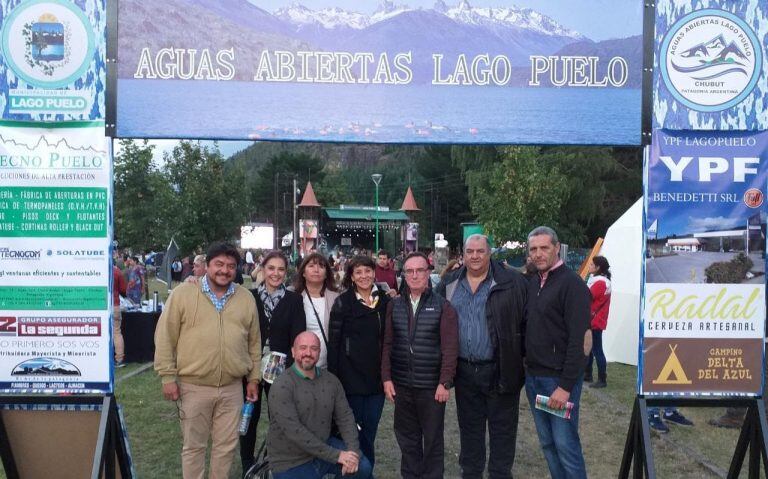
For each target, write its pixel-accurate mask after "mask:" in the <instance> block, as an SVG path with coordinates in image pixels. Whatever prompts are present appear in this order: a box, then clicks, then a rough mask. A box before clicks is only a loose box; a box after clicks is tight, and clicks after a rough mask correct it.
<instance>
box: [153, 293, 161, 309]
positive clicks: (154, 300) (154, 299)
mask: <svg viewBox="0 0 768 479" xmlns="http://www.w3.org/2000/svg"><path fill="white" fill-rule="evenodd" d="M157 300H158V297H157V291H155V292H154V293H153V294H152V306H154V308H153V309H154V310H155V311H158V310H159V309H160V304H159V303H158V302H157Z"/></svg>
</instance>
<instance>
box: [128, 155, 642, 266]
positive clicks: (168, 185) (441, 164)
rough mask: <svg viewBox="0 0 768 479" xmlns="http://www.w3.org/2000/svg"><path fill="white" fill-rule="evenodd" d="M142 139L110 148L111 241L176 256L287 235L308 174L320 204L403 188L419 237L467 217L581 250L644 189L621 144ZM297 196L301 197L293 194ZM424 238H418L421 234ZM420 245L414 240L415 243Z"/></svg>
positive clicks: (457, 231) (498, 234) (495, 230)
mask: <svg viewBox="0 0 768 479" xmlns="http://www.w3.org/2000/svg"><path fill="white" fill-rule="evenodd" d="M156 156H157V155H155V152H154V146H153V145H151V144H149V143H148V142H146V141H143V142H142V141H133V140H121V141H120V148H119V149H118V153H117V154H116V155H115V167H114V178H115V183H114V188H115V209H114V211H115V239H116V240H117V241H118V243H119V246H120V248H131V249H132V250H133V251H136V252H144V251H151V250H154V251H158V250H163V249H164V248H165V246H166V245H167V244H168V242H169V241H170V238H171V237H172V236H173V237H174V238H175V239H176V242H177V244H178V245H179V247H180V250H181V252H182V254H189V253H192V252H194V251H199V250H201V249H202V248H205V247H206V246H207V245H209V244H210V243H211V242H213V241H217V240H230V239H236V238H239V229H240V226H242V225H243V224H246V223H247V222H264V223H273V224H274V223H277V224H278V225H279V235H280V237H282V236H283V235H285V234H287V233H288V232H290V231H291V224H292V215H293V212H292V206H293V200H292V197H291V189H292V184H293V179H294V178H296V179H297V184H298V186H299V188H301V189H302V193H303V189H304V187H305V185H306V183H307V181H310V180H311V181H312V185H313V188H314V190H315V193H316V195H317V199H318V201H319V203H320V204H321V205H322V206H324V207H338V206H339V205H340V204H347V205H353V204H354V205H369V206H370V205H373V204H374V194H375V187H374V184H373V182H372V181H371V174H372V173H381V174H383V175H384V177H383V180H382V181H381V184H380V189H379V204H380V205H382V206H389V208H390V209H399V208H400V206H401V204H402V201H403V198H404V196H405V192H406V190H407V188H408V186H411V188H412V189H413V193H414V196H415V198H416V202H417V204H418V206H419V207H420V208H421V211H420V212H417V213H415V214H414V215H412V217H411V219H412V221H415V222H417V223H419V224H420V237H421V238H424V239H426V241H427V243H428V244H431V238H434V234H435V233H443V234H444V235H445V236H446V239H447V240H448V241H449V244H450V245H451V246H452V247H456V246H458V245H459V244H460V242H461V234H462V233H461V226H460V224H461V223H462V222H470V221H477V222H479V223H481V224H482V225H483V226H484V227H485V229H486V232H488V233H490V234H492V235H493V236H494V237H495V238H496V239H497V240H500V242H505V241H507V240H511V241H521V242H522V241H524V240H525V237H526V234H527V233H528V231H529V230H530V229H531V228H532V227H534V226H536V225H540V224H546V225H550V226H553V227H554V228H555V229H556V230H557V231H558V233H559V234H560V236H561V239H562V241H563V242H565V243H567V244H569V245H570V246H571V247H589V246H591V245H592V244H593V243H594V241H595V240H596V239H597V238H598V237H600V236H604V235H605V232H606V230H607V228H608V227H609V226H610V225H611V224H612V223H613V222H614V221H615V220H616V219H617V218H618V217H619V216H620V215H621V214H622V213H623V212H624V211H626V210H627V208H629V206H631V205H632V204H633V203H634V202H635V201H636V200H637V199H638V198H639V197H640V196H641V195H642V150H641V149H640V148H630V147H569V146H556V147H548V146H449V145H440V146H431V145H429V146H427V145H377V144H328V143H268V142H257V143H254V144H252V145H251V146H249V147H247V148H246V149H244V150H242V151H239V152H237V153H235V154H234V155H232V156H230V157H227V158H225V157H224V156H223V155H222V154H221V152H220V151H219V149H218V146H217V145H216V144H213V145H212V146H204V145H202V144H201V143H199V142H188V141H184V142H180V143H179V144H178V145H177V146H175V147H174V148H173V149H172V150H171V151H169V152H165V153H163V155H162V156H163V161H155V157H156ZM299 198H300V196H299ZM422 241H423V240H422ZM422 244H423V243H422Z"/></svg>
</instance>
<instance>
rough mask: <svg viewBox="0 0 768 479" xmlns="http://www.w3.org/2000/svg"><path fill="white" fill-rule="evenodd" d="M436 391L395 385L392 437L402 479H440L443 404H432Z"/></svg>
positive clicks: (441, 467) (442, 468) (443, 467)
mask: <svg viewBox="0 0 768 479" xmlns="http://www.w3.org/2000/svg"><path fill="white" fill-rule="evenodd" d="M436 390H437V387H435V389H416V388H407V387H404V386H397V385H395V437H396V438H397V444H398V445H399V446H400V453H401V455H402V457H401V460H400V475H401V477H403V478H404V479H428V478H436V479H439V478H442V477H443V473H444V469H445V464H444V462H443V456H444V442H443V425H444V423H445V403H439V402H437V401H435V391H436Z"/></svg>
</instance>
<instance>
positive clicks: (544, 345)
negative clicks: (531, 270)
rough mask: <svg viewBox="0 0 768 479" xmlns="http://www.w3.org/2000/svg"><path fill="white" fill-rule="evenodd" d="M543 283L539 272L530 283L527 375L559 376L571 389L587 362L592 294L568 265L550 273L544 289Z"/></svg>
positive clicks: (568, 389)
mask: <svg viewBox="0 0 768 479" xmlns="http://www.w3.org/2000/svg"><path fill="white" fill-rule="evenodd" d="M540 284H541V281H540V280H539V275H534V276H533V277H532V278H531V280H530V282H529V283H528V306H527V308H526V310H527V315H528V329H527V330H526V337H525V349H526V352H527V357H526V358H525V364H526V366H527V367H528V374H530V375H532V376H548V377H557V378H559V381H558V386H560V387H561V388H563V389H565V390H566V391H569V392H570V391H571V389H572V388H573V385H574V384H575V383H576V381H577V380H578V379H579V376H581V374H582V373H583V372H584V366H585V365H586V360H587V357H586V356H585V355H584V334H585V333H586V332H587V331H589V323H590V319H591V318H590V312H589V306H590V303H591V301H592V295H591V294H590V292H589V288H587V285H586V283H585V282H584V281H583V280H582V279H581V277H579V275H577V274H576V273H574V272H573V271H571V270H570V269H568V268H567V267H566V266H565V265H562V266H560V267H558V268H556V269H554V270H552V271H550V272H549V276H547V281H546V283H544V287H543V288H542V287H540Z"/></svg>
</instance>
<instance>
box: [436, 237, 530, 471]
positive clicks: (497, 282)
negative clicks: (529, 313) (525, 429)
mask: <svg viewBox="0 0 768 479" xmlns="http://www.w3.org/2000/svg"><path fill="white" fill-rule="evenodd" d="M526 290H527V288H526V282H525V278H523V275H522V274H520V273H518V272H517V271H513V270H511V269H507V268H505V267H504V266H503V265H502V264H501V263H498V262H494V261H491V246H490V243H489V242H488V238H487V237H486V236H484V235H480V234H474V235H471V236H469V237H468V238H467V239H466V241H465V242H464V266H462V267H461V268H460V269H458V270H456V271H455V272H454V273H452V274H450V275H448V276H447V277H446V278H445V279H444V280H443V281H442V282H441V283H440V284H439V285H438V293H439V294H441V295H443V296H444V297H445V298H446V299H447V300H448V301H450V303H451V305H452V306H453V307H454V308H456V311H457V313H458V316H459V360H458V365H457V367H456V413H457V416H458V420H459V438H460V440H461V452H460V454H459V465H460V466H461V476H462V478H463V479H475V478H477V479H480V478H482V477H483V470H484V469H485V431H486V428H487V430H488V437H489V440H488V444H489V449H490V454H489V457H488V477H489V478H491V479H509V478H511V477H512V465H513V463H514V461H515V440H516V438H517V416H518V408H519V403H520V389H521V388H522V386H523V383H524V381H525V373H524V369H523V343H522V341H523V331H524V322H525V302H526Z"/></svg>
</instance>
